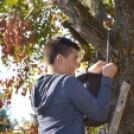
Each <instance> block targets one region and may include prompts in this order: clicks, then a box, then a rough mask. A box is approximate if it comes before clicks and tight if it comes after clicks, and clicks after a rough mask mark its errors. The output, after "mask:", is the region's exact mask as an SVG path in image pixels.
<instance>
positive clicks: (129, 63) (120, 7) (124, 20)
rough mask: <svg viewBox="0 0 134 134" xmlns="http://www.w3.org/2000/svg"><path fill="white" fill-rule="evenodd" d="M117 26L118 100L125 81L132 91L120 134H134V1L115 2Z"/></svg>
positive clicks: (115, 37) (116, 91)
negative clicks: (122, 83)
mask: <svg viewBox="0 0 134 134" xmlns="http://www.w3.org/2000/svg"><path fill="white" fill-rule="evenodd" d="M114 11H115V24H114V32H113V37H114V39H115V40H116V42H115V46H116V49H118V51H119V55H120V56H119V59H118V76H117V77H116V78H115V80H114V94H113V97H114V98H116V97H117V94H118V91H119V89H120V85H121V82H122V81H123V80H124V79H125V80H127V81H129V82H130V83H131V91H130V93H129V96H128V98H127V103H126V107H125V110H124V113H123V116H122V119H121V122H120V128H119V132H118V134H133V133H134V100H133V93H134V87H133V85H134V84H133V83H134V78H133V76H134V51H133V50H134V3H133V0H128V1H126V0H114Z"/></svg>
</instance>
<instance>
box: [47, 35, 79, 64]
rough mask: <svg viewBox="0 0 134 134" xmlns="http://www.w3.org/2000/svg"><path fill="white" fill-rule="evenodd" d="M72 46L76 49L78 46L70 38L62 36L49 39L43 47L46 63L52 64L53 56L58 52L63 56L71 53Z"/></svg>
mask: <svg viewBox="0 0 134 134" xmlns="http://www.w3.org/2000/svg"><path fill="white" fill-rule="evenodd" d="M72 48H74V49H76V50H77V51H79V50H80V48H79V46H78V45H77V44H76V43H74V42H72V41H71V40H69V39H67V38H64V37H55V38H52V39H50V40H49V41H48V42H47V43H46V44H45V47H44V59H45V61H46V63H48V64H51V65H52V64H54V61H55V58H56V57H57V55H58V54H62V55H63V56H64V57H65V58H67V57H68V55H69V54H70V53H71V50H72Z"/></svg>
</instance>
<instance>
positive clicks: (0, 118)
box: [0, 93, 14, 132]
mask: <svg viewBox="0 0 134 134" xmlns="http://www.w3.org/2000/svg"><path fill="white" fill-rule="evenodd" d="M0 94H1V93H0ZM10 108H11V107H9V106H7V105H6V103H5V101H3V107H2V109H1V110H0V132H6V130H7V129H12V128H13V127H14V125H13V124H12V122H11V119H10V115H9V114H7V112H8V111H9V110H10Z"/></svg>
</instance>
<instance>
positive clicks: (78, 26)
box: [54, 0, 134, 134]
mask: <svg viewBox="0 0 134 134" xmlns="http://www.w3.org/2000/svg"><path fill="white" fill-rule="evenodd" d="M54 2H55V3H56V4H57V6H58V7H59V8H60V9H61V10H62V11H63V12H64V13H65V14H66V15H67V16H68V19H69V20H70V23H71V26H72V27H73V28H74V29H75V30H76V31H77V32H78V33H79V35H80V36H81V37H83V38H84V39H85V40H87V41H89V42H90V43H91V44H92V45H94V47H95V48H96V49H97V50H98V51H99V52H100V53H101V54H102V56H103V57H104V58H105V57H106V42H107V30H106V29H105V28H103V27H102V25H101V24H100V23H99V22H98V21H97V20H96V19H95V18H94V17H93V16H91V14H90V13H89V12H88V11H87V10H86V8H84V6H82V4H81V3H80V2H79V1H78V0H54ZM114 11H115V20H114V22H115V25H114V29H113V32H112V34H111V37H110V39H111V40H110V52H111V56H110V59H111V61H112V62H114V63H115V61H116V64H117V66H118V73H117V75H116V77H115V78H114V82H113V85H114V89H113V99H117V96H118V93H119V89H120V86H121V83H122V81H123V80H127V81H129V82H130V83H131V86H132V88H131V90H130V93H129V95H128V98H127V102H126V107H125V110H124V113H123V116H122V119H121V122H120V126H119V131H118V134H133V133H134V100H133V99H134V98H133V93H134V87H133V83H134V78H133V76H134V50H133V48H134V2H133V0H128V1H126V0H114Z"/></svg>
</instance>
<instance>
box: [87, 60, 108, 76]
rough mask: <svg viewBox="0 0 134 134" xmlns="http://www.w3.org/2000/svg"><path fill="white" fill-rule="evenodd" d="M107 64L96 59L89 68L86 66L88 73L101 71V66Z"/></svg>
mask: <svg viewBox="0 0 134 134" xmlns="http://www.w3.org/2000/svg"><path fill="white" fill-rule="evenodd" d="M106 64H107V62H105V61H98V62H97V63H95V64H94V65H92V66H91V67H90V68H88V70H87V72H88V73H101V72H102V68H103V67H104V66H105V65H106Z"/></svg>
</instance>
